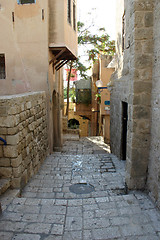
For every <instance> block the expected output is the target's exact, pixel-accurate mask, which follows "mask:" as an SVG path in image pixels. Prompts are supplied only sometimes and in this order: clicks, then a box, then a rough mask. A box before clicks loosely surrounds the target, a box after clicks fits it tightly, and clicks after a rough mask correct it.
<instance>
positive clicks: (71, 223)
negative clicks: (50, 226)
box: [65, 217, 82, 231]
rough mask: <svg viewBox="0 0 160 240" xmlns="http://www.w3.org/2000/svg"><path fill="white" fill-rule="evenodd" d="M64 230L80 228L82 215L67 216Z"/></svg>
mask: <svg viewBox="0 0 160 240" xmlns="http://www.w3.org/2000/svg"><path fill="white" fill-rule="evenodd" d="M65 230H66V231H78V230H82V217H67V218H66V225H65Z"/></svg>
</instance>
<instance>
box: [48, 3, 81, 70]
mask: <svg viewBox="0 0 160 240" xmlns="http://www.w3.org/2000/svg"><path fill="white" fill-rule="evenodd" d="M75 6H76V5H75V1H74V0H68V1H64V0H49V49H50V50H51V51H52V53H53V55H54V56H55V59H54V62H55V65H56V68H57V70H58V69H59V67H61V65H64V64H66V63H67V62H68V61H69V60H75V59H76V56H77V32H76V27H75V20H76V18H75V16H76V15H75ZM69 11H70V12H69ZM69 13H70V15H69ZM60 61H61V64H60V63H59V62H60ZM52 62H53V61H52Z"/></svg>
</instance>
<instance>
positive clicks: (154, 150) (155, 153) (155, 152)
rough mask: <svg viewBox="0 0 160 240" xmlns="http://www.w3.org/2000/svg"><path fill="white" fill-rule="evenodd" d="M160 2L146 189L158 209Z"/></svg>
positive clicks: (156, 13) (156, 11) (156, 19)
mask: <svg viewBox="0 0 160 240" xmlns="http://www.w3.org/2000/svg"><path fill="white" fill-rule="evenodd" d="M159 29H160V2H159V1H158V0H156V1H155V9H154V59H153V63H154V66H153V82H152V119H151V123H152V126H151V149H150V162H149V177H148V189H149V191H150V195H151V196H152V197H153V198H154V200H155V201H156V202H157V204H158V206H159V207H160V92H159V89H160V31H159Z"/></svg>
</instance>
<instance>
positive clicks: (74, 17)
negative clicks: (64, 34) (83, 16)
mask: <svg viewBox="0 0 160 240" xmlns="http://www.w3.org/2000/svg"><path fill="white" fill-rule="evenodd" d="M73 29H74V30H75V31H76V4H75V1H73Z"/></svg>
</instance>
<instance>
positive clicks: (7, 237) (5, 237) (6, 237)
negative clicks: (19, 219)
mask: <svg viewBox="0 0 160 240" xmlns="http://www.w3.org/2000/svg"><path fill="white" fill-rule="evenodd" d="M12 237H13V233H11V232H3V231H2V232H0V239H1V240H12Z"/></svg>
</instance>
